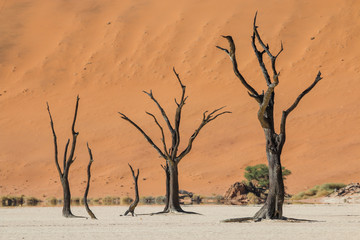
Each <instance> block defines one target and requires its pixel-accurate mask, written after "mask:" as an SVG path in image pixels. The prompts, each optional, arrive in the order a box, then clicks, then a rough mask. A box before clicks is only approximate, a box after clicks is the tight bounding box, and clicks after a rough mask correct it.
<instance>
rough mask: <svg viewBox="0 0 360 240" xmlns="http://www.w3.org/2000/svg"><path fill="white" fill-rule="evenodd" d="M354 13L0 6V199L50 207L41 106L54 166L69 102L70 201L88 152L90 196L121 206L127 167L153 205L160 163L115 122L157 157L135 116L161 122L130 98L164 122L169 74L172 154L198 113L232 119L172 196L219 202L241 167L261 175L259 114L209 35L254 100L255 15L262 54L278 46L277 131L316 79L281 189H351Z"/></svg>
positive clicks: (202, 148)
mask: <svg viewBox="0 0 360 240" xmlns="http://www.w3.org/2000/svg"><path fill="white" fill-rule="evenodd" d="M359 9H360V1H351V0H331V1H330V0H317V1H298V0H288V1H280V0H259V1H249V0H223V1H221V2H219V1H218V0H207V1H193V0H183V1H177V0H140V1H133V0H118V1H114V0H102V1H95V0H82V1H49V0H33V1H28V0H11V1H6V0H0V76H1V77H0V112H1V117H0V195H7V194H13V195H21V194H25V195H30V196H36V197H44V198H46V197H49V196H56V197H61V194H62V192H61V186H60V184H59V179H58V174H57V172H56V168H55V165H54V156H53V151H54V150H53V140H52V135H51V130H50V125H49V117H48V115H47V111H46V105H45V103H46V101H48V102H49V104H50V106H51V110H52V113H53V117H54V122H55V129H56V131H57V134H58V139H59V149H60V153H61V155H60V157H59V158H60V159H62V153H63V149H64V145H65V142H66V140H67V138H69V137H71V131H70V126H71V121H72V116H73V108H74V104H75V99H76V95H77V94H80V98H81V100H80V107H79V115H78V122H77V126H76V130H77V131H79V132H80V135H79V138H78V146H77V150H76V156H77V160H76V161H75V163H74V164H73V166H72V169H71V171H70V178H71V187H72V193H73V196H82V195H83V192H84V189H85V183H84V181H85V180H86V165H87V163H88V153H87V149H86V142H89V144H90V146H91V147H92V150H93V154H94V158H95V162H94V164H93V174H92V175H93V180H94V182H93V184H92V187H91V190H90V194H89V196H90V195H92V196H99V197H100V196H107V195H126V194H132V190H131V189H130V187H131V186H132V177H131V174H130V171H129V169H128V166H127V163H128V162H130V163H131V164H132V165H133V166H134V167H135V168H140V170H141V174H140V180H139V184H140V191H141V194H143V195H153V196H155V195H162V194H164V192H165V187H164V186H165V184H164V181H165V179H164V175H163V170H162V169H161V167H160V164H162V163H163V160H161V159H159V158H158V154H157V153H156V151H155V150H154V149H152V147H151V146H150V145H149V144H148V143H147V142H146V140H145V139H144V138H143V136H142V135H141V134H139V133H138V132H137V130H136V129H134V128H133V127H131V126H130V125H129V124H128V123H127V122H125V121H123V120H121V119H120V117H119V115H118V114H117V112H118V111H122V112H124V113H126V114H127V115H128V116H129V117H131V118H132V119H133V120H134V121H136V122H138V123H139V124H140V125H141V126H142V127H143V129H144V130H145V131H147V132H148V134H149V135H150V136H152V138H153V139H154V141H155V142H156V143H157V144H158V145H161V141H160V132H159V129H158V128H157V127H156V125H155V124H154V122H153V121H152V119H151V118H149V117H148V116H147V115H146V114H145V111H150V112H152V113H154V114H156V115H157V116H158V118H159V119H160V116H159V111H158V109H156V106H154V104H153V103H152V102H151V101H150V100H149V99H148V97H147V96H146V95H145V94H143V93H142V90H150V89H152V90H153V92H154V95H155V96H156V97H157V98H158V100H159V102H161V103H162V104H163V107H164V108H165V109H166V111H168V114H169V115H170V116H173V114H174V109H175V103H174V101H173V99H174V97H178V96H179V94H180V89H179V87H178V85H177V83H176V79H175V77H174V76H173V73H172V67H173V66H175V67H176V69H177V71H178V72H179V73H180V76H181V77H182V80H183V83H184V84H185V85H186V86H187V93H188V95H189V98H188V101H187V104H186V105H185V107H184V111H183V118H182V119H183V121H182V123H181V129H182V137H184V138H183V140H182V145H181V146H180V148H181V149H183V148H184V146H185V144H186V143H187V139H188V137H189V136H191V134H192V133H193V131H194V129H195V128H196V127H197V126H198V125H199V123H200V120H201V117H202V113H203V111H205V110H211V109H215V108H218V107H220V106H223V105H226V106H227V108H228V109H229V110H231V111H232V112H233V114H231V115H226V116H223V117H221V118H219V119H217V120H216V121H214V122H211V123H210V124H209V125H207V126H206V127H205V128H204V129H203V130H202V132H201V133H200V135H199V137H198V138H197V139H196V141H195V143H194V146H193V150H192V152H191V153H190V154H189V155H188V156H186V158H184V159H183V160H182V162H181V163H180V166H179V168H180V170H179V171H180V187H181V188H182V189H185V190H188V191H193V192H195V193H199V194H206V195H211V194H223V193H224V192H225V191H226V189H227V188H228V187H229V186H230V185H231V184H233V183H234V182H235V181H238V180H241V179H243V171H244V168H245V167H246V166H248V165H253V164H258V163H266V157H265V153H264V145H265V141H264V136H263V131H262V129H261V127H260V125H259V123H258V121H257V118H256V112H257V109H258V105H257V103H256V102H255V101H253V99H251V98H249V96H248V95H247V93H246V91H245V89H244V87H243V86H241V84H240V83H239V81H238V80H237V79H236V78H235V76H234V73H233V71H232V67H231V63H230V60H229V58H228V57H227V56H226V55H225V54H224V52H222V51H220V50H218V49H216V48H215V46H216V45H220V46H223V47H225V46H227V42H226V41H225V40H224V39H223V38H221V35H224V34H225V35H227V34H229V35H232V36H233V37H234V39H235V42H236V44H237V53H238V63H239V68H240V70H241V71H242V73H243V75H244V76H245V77H246V79H247V80H248V82H249V83H250V84H251V85H253V86H254V88H256V89H257V91H258V92H261V90H262V89H265V88H266V85H265V81H264V79H263V76H262V74H261V71H260V69H259V66H258V63H257V60H256V57H255V56H254V53H253V50H252V48H251V43H250V36H251V31H252V21H253V16H254V13H255V11H256V10H258V11H259V14H258V25H259V31H260V33H261V34H262V36H263V39H264V41H265V42H268V43H269V44H270V48H271V49H272V50H274V51H277V50H279V48H280V42H281V41H282V42H283V44H284V52H283V53H282V54H281V56H280V57H279V59H278V62H277V67H278V70H279V71H280V72H281V76H280V84H279V86H278V87H277V89H276V102H277V103H276V104H277V105H276V108H275V111H276V126H277V129H278V126H279V117H280V116H281V111H282V110H283V109H286V108H288V107H289V106H290V105H291V104H292V103H293V101H294V99H295V98H296V97H297V96H298V94H299V93H300V92H301V91H303V89H305V88H306V87H308V86H309V85H310V83H312V82H313V80H314V78H315V76H316V74H317V72H318V71H319V70H321V71H322V73H323V77H324V79H323V80H322V81H321V82H320V83H319V85H318V86H316V88H315V89H314V90H313V91H312V92H311V93H310V94H309V95H307V96H306V97H305V98H304V99H303V100H302V101H301V103H300V105H299V106H298V108H297V109H296V110H295V111H294V112H293V113H291V115H290V116H289V118H288V129H287V135H288V136H287V142H286V144H285V147H284V152H283V165H284V166H286V167H287V168H288V169H290V170H291V171H292V175H291V176H289V177H288V179H287V181H286V185H287V188H288V191H289V192H290V193H296V192H298V191H302V190H304V189H307V188H309V187H312V186H314V185H315V184H322V183H325V182H343V183H349V182H359V181H360V179H359V176H360V161H359V159H360V150H359V149H360V148H359V145H360V138H359V136H360V128H359V127H358V125H359V121H360V108H359V95H358V93H359V92H360V82H359V79H360V67H359V66H360V57H359V52H360V45H359V44H358V43H359V42H360V28H359V26H360V12H359ZM161 124H164V122H163V121H161Z"/></svg>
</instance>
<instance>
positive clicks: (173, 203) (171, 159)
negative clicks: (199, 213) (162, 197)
mask: <svg viewBox="0 0 360 240" xmlns="http://www.w3.org/2000/svg"><path fill="white" fill-rule="evenodd" d="M173 72H174V74H175V76H176V78H177V80H178V82H179V84H180V87H181V90H182V95H181V98H180V102H178V101H177V100H176V99H175V103H176V105H177V108H176V111H175V121H174V125H173V124H171V123H170V120H169V118H168V116H167V114H166V112H165V110H164V109H163V107H162V106H161V105H160V103H159V102H158V101H157V100H156V99H155V97H154V95H153V93H152V91H151V90H150V92H145V91H144V93H145V94H147V95H148V96H149V97H150V99H151V100H152V101H153V102H154V103H155V104H156V106H157V107H158V108H159V110H160V112H161V115H162V117H163V118H164V120H165V122H166V124H167V126H168V129H169V131H170V133H171V140H172V144H171V147H170V148H169V149H168V148H167V145H166V141H165V135H164V130H163V127H162V126H161V125H160V123H159V122H158V120H157V119H156V117H155V116H154V115H153V114H151V113H149V112H146V113H147V114H148V115H149V116H151V117H152V118H153V120H154V121H155V124H156V125H157V126H158V127H159V129H160V132H161V141H162V144H163V151H162V150H160V148H159V147H158V146H157V145H156V144H155V143H154V142H153V140H152V139H151V138H150V137H149V136H148V135H147V134H146V133H145V132H144V131H143V130H142V129H141V128H140V127H139V126H138V125H137V124H136V123H135V122H133V121H132V120H131V119H129V118H128V117H127V116H126V115H125V114H123V113H121V112H119V114H120V115H121V118H122V119H124V120H126V121H128V122H129V123H130V124H131V125H133V126H134V127H135V128H136V129H137V130H139V132H140V133H141V134H142V135H143V136H144V137H145V139H146V140H147V141H148V142H149V143H150V144H151V145H152V146H153V147H154V148H155V150H156V151H157V152H158V153H159V154H160V156H161V157H162V158H164V159H165V160H166V164H167V167H168V172H169V191H168V200H167V206H166V208H165V209H164V211H163V212H164V213H168V212H184V211H183V210H182V209H181V207H180V202H179V180H178V164H179V162H180V161H181V159H183V158H184V157H185V156H186V155H187V154H188V153H189V152H190V151H191V149H192V144H193V142H194V140H195V138H196V137H197V136H198V134H199V132H200V130H201V129H202V128H203V127H204V126H205V125H206V124H208V123H209V122H211V121H212V120H215V119H216V118H217V117H219V116H221V115H223V114H226V113H230V112H229V111H221V110H222V109H223V108H224V107H221V108H218V109H216V110H214V111H212V112H210V113H208V111H205V112H204V113H203V119H202V121H201V123H200V126H199V127H198V128H197V129H196V130H195V131H194V133H193V134H192V135H191V137H190V139H189V141H188V145H187V147H186V148H185V149H184V150H183V151H182V152H180V153H179V151H178V150H179V145H180V120H181V112H182V108H183V106H184V105H185V101H186V99H187V97H186V96H185V90H186V86H185V85H183V84H182V82H181V80H180V77H179V74H177V72H176V71H175V68H173Z"/></svg>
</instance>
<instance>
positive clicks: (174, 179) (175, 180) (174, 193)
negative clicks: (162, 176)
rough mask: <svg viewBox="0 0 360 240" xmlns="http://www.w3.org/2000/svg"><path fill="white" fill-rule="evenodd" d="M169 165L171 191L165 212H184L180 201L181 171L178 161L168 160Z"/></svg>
mask: <svg viewBox="0 0 360 240" xmlns="http://www.w3.org/2000/svg"><path fill="white" fill-rule="evenodd" d="M167 162H168V166H169V183H168V187H169V192H168V200H167V204H166V206H165V209H164V212H184V210H182V208H181V206H180V201H179V173H178V166H177V165H178V163H176V162H175V161H171V160H169V161H167Z"/></svg>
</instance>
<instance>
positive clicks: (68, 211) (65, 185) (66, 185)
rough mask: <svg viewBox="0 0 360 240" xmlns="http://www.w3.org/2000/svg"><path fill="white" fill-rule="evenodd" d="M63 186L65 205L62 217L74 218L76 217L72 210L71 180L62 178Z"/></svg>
mask: <svg viewBox="0 0 360 240" xmlns="http://www.w3.org/2000/svg"><path fill="white" fill-rule="evenodd" d="M61 185H62V187H63V193H64V205H63V210H62V215H63V216H64V217H73V216H74V215H73V214H72V212H71V209H70V205H71V193H70V185H69V180H68V179H67V178H65V177H62V178H61Z"/></svg>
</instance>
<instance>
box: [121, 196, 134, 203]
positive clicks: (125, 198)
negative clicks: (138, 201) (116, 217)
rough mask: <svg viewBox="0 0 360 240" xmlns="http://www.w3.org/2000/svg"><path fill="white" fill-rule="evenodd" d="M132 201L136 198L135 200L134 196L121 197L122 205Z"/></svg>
mask: <svg viewBox="0 0 360 240" xmlns="http://www.w3.org/2000/svg"><path fill="white" fill-rule="evenodd" d="M132 201H134V200H133V199H132V198H130V197H122V198H121V199H120V203H121V205H127V204H130V203H132Z"/></svg>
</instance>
